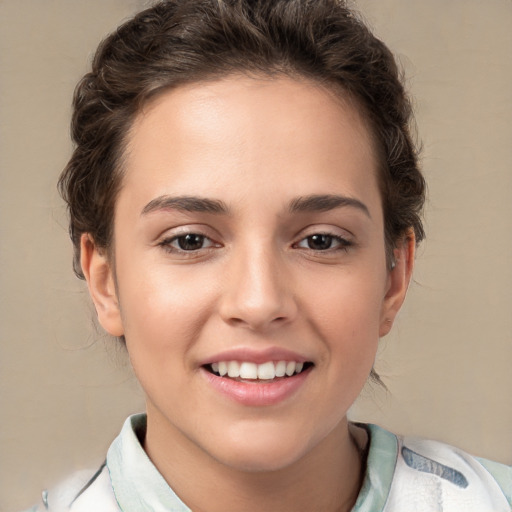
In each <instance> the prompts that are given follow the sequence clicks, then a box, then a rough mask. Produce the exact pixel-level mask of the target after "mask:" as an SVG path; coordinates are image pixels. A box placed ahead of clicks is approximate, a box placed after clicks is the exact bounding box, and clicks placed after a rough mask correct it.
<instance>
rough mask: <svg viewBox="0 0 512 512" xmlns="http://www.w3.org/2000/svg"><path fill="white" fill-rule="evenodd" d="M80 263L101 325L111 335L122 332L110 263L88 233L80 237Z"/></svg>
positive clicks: (118, 334) (119, 334)
mask: <svg viewBox="0 0 512 512" xmlns="http://www.w3.org/2000/svg"><path fill="white" fill-rule="evenodd" d="M80 249H81V253H80V263H81V265H82V271H83V273H84V276H85V279H86V281H87V286H88V287H89V293H90V295H91V299H92V301H93V303H94V307H95V308H96V313H97V315H98V320H99V322H100V324H101V326H102V327H103V328H104V329H105V330H106V331H107V332H108V333H109V334H111V335H112V336H122V335H123V334H124V329H123V324H122V319H121V311H120V309H119V301H118V297H117V290H116V285H115V279H114V272H113V269H112V265H111V263H110V262H109V259H108V257H107V255H106V254H105V251H104V250H101V249H100V248H98V247H97V246H96V244H95V242H94V240H93V238H92V237H91V235H90V234H89V233H84V234H82V237H81V239H80Z"/></svg>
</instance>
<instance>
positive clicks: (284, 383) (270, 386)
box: [200, 359, 313, 407]
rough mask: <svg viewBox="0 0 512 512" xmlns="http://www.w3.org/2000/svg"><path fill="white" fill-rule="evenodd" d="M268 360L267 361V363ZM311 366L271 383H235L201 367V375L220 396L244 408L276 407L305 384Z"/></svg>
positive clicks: (235, 381)
mask: <svg viewBox="0 0 512 512" xmlns="http://www.w3.org/2000/svg"><path fill="white" fill-rule="evenodd" d="M268 360H269V359H267V361H268ZM312 369H313V366H311V367H310V368H307V369H306V370H304V371H302V372H301V373H299V374H297V375H293V376H291V377H286V378H284V377H281V378H278V379H276V380H273V381H271V382H261V381H260V382H248V381H237V380H234V379H230V378H227V377H219V376H218V375H214V374H213V373H211V372H209V371H208V370H206V369H205V368H204V367H201V370H200V371H201V375H203V377H204V378H205V379H206V380H207V382H208V383H209V385H210V386H212V387H213V389H214V390H215V391H217V392H219V393H220V394H222V395H224V396H226V397H227V398H229V399H231V400H234V401H235V402H238V403H240V404H242V405H245V406H252V407H263V406H269V405H276V404H279V403H280V402H283V401H284V400H286V399H287V398H288V397H290V396H291V395H293V394H294V393H296V392H297V391H298V390H299V389H300V388H301V387H302V385H303V384H304V383H305V381H306V379H307V378H308V376H309V374H310V373H311V370H312Z"/></svg>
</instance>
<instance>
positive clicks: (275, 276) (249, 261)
mask: <svg viewBox="0 0 512 512" xmlns="http://www.w3.org/2000/svg"><path fill="white" fill-rule="evenodd" d="M233 252H234V254H233V255H232V258H230V259H229V263H228V265H227V266H228V268H227V271H226V275H225V280H224V288H223V294H222V299H221V304H220V315H221V317H222V318H223V320H224V321H225V322H227V323H229V324H231V325H238V326H241V327H245V328H248V329H250V330H254V331H266V330H268V329H271V328H272V327H274V326H277V325H283V324H286V323H288V322H290V321H292V320H293V319H294V318H295V316H296V314H297V304H296V300H295V297H294V294H293V286H292V280H291V279H290V275H289V273H288V272H287V271H286V265H285V262H284V261H283V257H282V256H281V255H278V254H276V253H275V251H273V250H272V249H270V248H269V247H268V245H267V246H266V247H261V246H260V247H259V248H257V249H255V248H252V249H250V248H247V250H239V251H235V250H234V251H233Z"/></svg>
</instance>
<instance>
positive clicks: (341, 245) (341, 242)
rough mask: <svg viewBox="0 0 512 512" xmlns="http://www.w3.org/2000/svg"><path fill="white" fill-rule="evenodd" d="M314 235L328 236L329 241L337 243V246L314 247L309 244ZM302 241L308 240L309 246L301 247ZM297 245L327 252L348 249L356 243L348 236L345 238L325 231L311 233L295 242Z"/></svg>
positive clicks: (318, 251) (319, 251)
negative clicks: (348, 238)
mask: <svg viewBox="0 0 512 512" xmlns="http://www.w3.org/2000/svg"><path fill="white" fill-rule="evenodd" d="M314 237H326V238H328V239H329V241H330V242H331V244H332V243H335V244H337V245H336V246H335V247H328V248H327V249H315V248H313V247H310V246H309V243H310V242H311V241H312V239H313V238H314ZM302 242H306V243H307V244H308V247H300V244H301V243H302ZM294 245H295V246H296V247H300V248H302V249H307V250H310V251H314V252H317V253H326V252H329V253H331V252H335V251H347V250H348V249H349V248H350V247H351V246H352V245H354V244H353V243H352V242H351V241H350V240H347V239H346V238H343V237H341V236H339V235H334V234H332V233H325V232H318V233H312V234H311V235H308V236H306V237H304V238H302V239H301V240H299V242H297V243H296V244H294Z"/></svg>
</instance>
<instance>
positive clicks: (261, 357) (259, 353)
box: [199, 347, 313, 366]
mask: <svg viewBox="0 0 512 512" xmlns="http://www.w3.org/2000/svg"><path fill="white" fill-rule="evenodd" d="M220 361H240V362H242V361H247V362H249V363H255V364H263V363H266V362H268V361H274V362H277V361H295V362H296V363H306V362H308V361H309V362H313V361H312V360H311V359H308V358H307V357H304V356H302V355H300V354H297V353H296V352H293V351H291V350H287V349H284V348H278V347H270V348H267V349H263V350H254V349H253V348H236V349H231V350H225V351H223V352H219V353H218V354H215V355H213V356H211V357H209V358H208V359H205V360H204V361H201V362H200V363H199V365H200V366H204V365H207V364H212V363H218V362H220Z"/></svg>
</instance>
